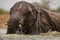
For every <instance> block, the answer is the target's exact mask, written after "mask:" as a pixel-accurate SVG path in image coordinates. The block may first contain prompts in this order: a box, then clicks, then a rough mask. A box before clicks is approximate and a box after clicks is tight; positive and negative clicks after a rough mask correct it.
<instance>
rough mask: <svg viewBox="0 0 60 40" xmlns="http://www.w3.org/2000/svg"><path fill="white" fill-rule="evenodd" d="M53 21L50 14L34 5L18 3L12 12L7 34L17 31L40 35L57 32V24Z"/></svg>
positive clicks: (23, 2)
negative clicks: (50, 31)
mask: <svg viewBox="0 0 60 40" xmlns="http://www.w3.org/2000/svg"><path fill="white" fill-rule="evenodd" d="M52 19H53V18H51V17H50V13H49V12H47V11H45V10H43V9H41V8H40V7H38V6H36V5H34V4H32V3H28V2H25V1H20V2H17V3H16V4H15V5H14V6H13V7H12V8H11V10H10V19H9V21H8V22H7V25H8V29H7V34H15V33H16V32H17V30H18V31H19V33H22V34H40V33H46V32H48V31H49V30H52V31H55V30H57V29H54V28H56V27H55V26H56V24H55V22H53V20H52ZM19 25H20V27H19ZM54 25H55V26H54ZM59 28H60V27H59ZM57 31H58V30H57Z"/></svg>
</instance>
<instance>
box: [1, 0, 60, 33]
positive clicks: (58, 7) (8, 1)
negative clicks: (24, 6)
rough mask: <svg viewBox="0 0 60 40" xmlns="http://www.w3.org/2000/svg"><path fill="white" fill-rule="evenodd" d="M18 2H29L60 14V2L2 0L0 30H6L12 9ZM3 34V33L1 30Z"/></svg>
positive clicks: (49, 0) (47, 0)
mask: <svg viewBox="0 0 60 40" xmlns="http://www.w3.org/2000/svg"><path fill="white" fill-rule="evenodd" d="M18 1H27V2H30V3H34V4H37V5H39V6H40V7H42V8H45V9H47V10H49V11H52V12H58V13H59V12H60V0H0V28H1V29H6V28H7V26H6V22H7V21H8V20H9V11H10V8H11V7H12V6H13V5H14V4H15V3H16V2H18ZM0 31H1V32H2V33H3V31H2V30H0Z"/></svg>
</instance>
